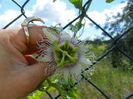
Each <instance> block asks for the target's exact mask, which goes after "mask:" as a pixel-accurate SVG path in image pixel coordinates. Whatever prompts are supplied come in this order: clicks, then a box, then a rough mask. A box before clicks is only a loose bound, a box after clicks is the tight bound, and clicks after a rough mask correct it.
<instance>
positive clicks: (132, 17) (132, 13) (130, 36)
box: [104, 0, 133, 70]
mask: <svg viewBox="0 0 133 99" xmlns="http://www.w3.org/2000/svg"><path fill="white" fill-rule="evenodd" d="M123 2H125V3H127V5H126V6H125V7H124V9H123V13H122V14H121V13H117V15H116V16H112V17H109V18H108V20H110V19H111V18H115V19H116V20H115V21H114V22H108V21H107V22H106V24H105V27H104V28H105V29H107V30H108V31H109V33H110V34H111V35H113V36H114V38H115V39H116V38H117V37H118V36H119V35H121V34H122V33H123V32H124V31H126V30H127V29H129V28H130V27H132V26H133V0H128V1H123ZM118 43H119V44H118V46H119V47H120V48H121V49H122V50H123V51H125V52H126V53H128V55H129V56H130V57H132V58H133V29H132V30H131V31H129V33H127V34H126V35H125V36H124V37H123V38H122V39H121V40H120V41H119V42H118ZM110 57H111V60H112V65H113V67H121V68H122V69H124V70H125V69H133V66H132V63H133V62H132V61H131V60H128V59H127V58H125V57H124V55H122V54H121V53H120V52H119V51H118V49H117V48H115V49H114V50H113V51H112V53H111V56H110Z"/></svg>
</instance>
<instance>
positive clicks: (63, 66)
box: [34, 27, 91, 78]
mask: <svg viewBox="0 0 133 99" xmlns="http://www.w3.org/2000/svg"><path fill="white" fill-rule="evenodd" d="M43 32H44V35H43V39H42V40H41V41H39V42H37V48H38V49H39V51H38V53H37V54H35V55H34V57H36V58H37V60H38V61H43V62H48V63H49V65H50V66H56V68H57V70H56V73H57V74H63V75H64V76H65V78H69V77H70V76H71V77H76V76H78V75H79V74H80V73H81V71H82V70H83V69H84V68H86V67H87V66H89V65H90V64H91V61H90V59H89V58H87V57H86V56H87V54H86V51H88V49H86V46H85V45H84V44H82V43H79V41H78V40H77V39H76V38H72V37H71V36H70V35H69V34H67V33H64V34H63V33H62V34H60V33H58V32H57V31H55V30H54V29H52V28H48V27H45V28H43Z"/></svg>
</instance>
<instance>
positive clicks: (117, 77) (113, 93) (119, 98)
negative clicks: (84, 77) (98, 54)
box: [78, 60, 133, 99]
mask: <svg viewBox="0 0 133 99" xmlns="http://www.w3.org/2000/svg"><path fill="white" fill-rule="evenodd" d="M132 74H133V72H131V71H122V70H119V69H116V68H112V66H111V64H109V63H108V62H107V61H105V60H104V61H101V62H100V63H99V64H97V65H96V66H95V72H94V74H93V75H92V77H91V81H92V82H93V83H95V84H96V85H97V86H98V87H99V88H100V89H102V90H103V91H104V92H105V93H107V95H108V96H110V97H111V99H123V98H124V96H125V95H128V94H129V93H131V92H132V91H133V75H132ZM78 89H79V99H104V97H103V96H102V95H101V94H100V93H99V92H98V91H97V90H95V88H94V87H92V86H91V85H90V84H89V83H87V82H86V81H82V82H81V83H80V85H78Z"/></svg>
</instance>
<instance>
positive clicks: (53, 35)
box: [43, 27, 59, 42]
mask: <svg viewBox="0 0 133 99" xmlns="http://www.w3.org/2000/svg"><path fill="white" fill-rule="evenodd" d="M43 33H44V35H46V37H47V38H48V39H49V40H50V41H51V42H52V41H55V40H56V41H58V39H59V34H58V33H56V32H55V31H54V30H52V29H50V28H46V27H44V28H43Z"/></svg>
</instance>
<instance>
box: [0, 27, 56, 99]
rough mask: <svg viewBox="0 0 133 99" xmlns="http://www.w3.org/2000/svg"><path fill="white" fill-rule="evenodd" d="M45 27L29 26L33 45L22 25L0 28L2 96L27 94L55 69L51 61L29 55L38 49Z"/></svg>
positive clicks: (12, 98) (17, 98)
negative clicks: (37, 45)
mask: <svg viewBox="0 0 133 99" xmlns="http://www.w3.org/2000/svg"><path fill="white" fill-rule="evenodd" d="M42 28H44V27H42V26H32V27H30V28H29V32H30V42H29V46H27V45H26V38H25V34H24V31H23V29H22V28H18V29H9V30H0V99H21V98H23V97H25V96H26V95H28V94H29V93H30V92H32V91H33V90H35V89H36V87H37V86H38V84H39V83H40V82H41V81H42V80H44V79H46V78H47V77H48V76H50V75H51V74H53V72H54V71H55V68H49V66H47V63H43V62H37V61H35V60H34V59H32V58H31V57H30V56H29V54H32V53H34V52H36V51H37V48H36V43H37V41H39V40H41V39H42ZM27 55H28V56H27Z"/></svg>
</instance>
